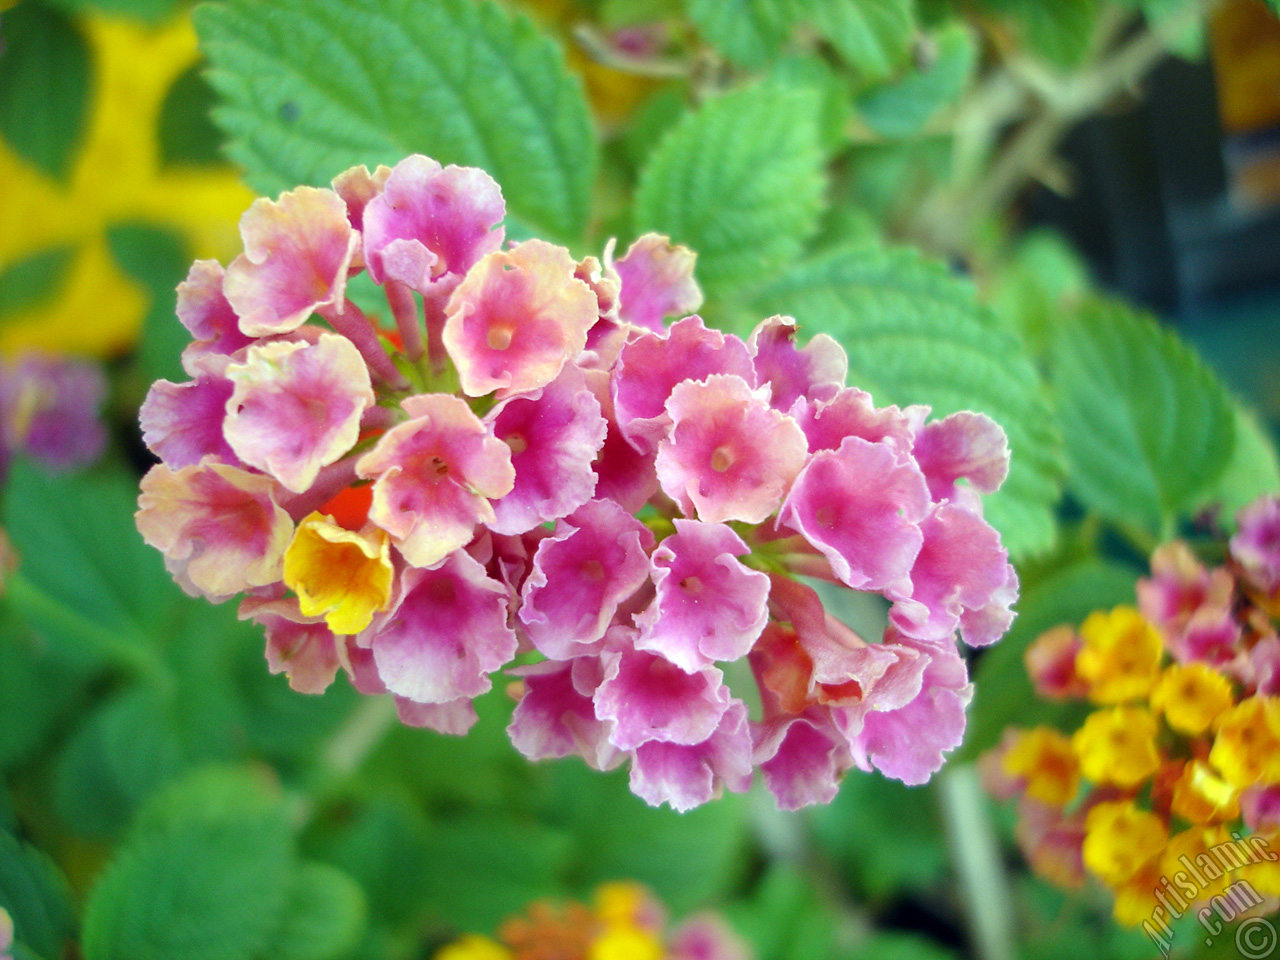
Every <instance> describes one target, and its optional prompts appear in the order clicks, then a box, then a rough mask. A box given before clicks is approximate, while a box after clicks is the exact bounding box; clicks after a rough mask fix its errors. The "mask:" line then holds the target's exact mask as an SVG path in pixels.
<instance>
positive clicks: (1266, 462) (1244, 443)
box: [1209, 403, 1280, 517]
mask: <svg viewBox="0 0 1280 960" xmlns="http://www.w3.org/2000/svg"><path fill="white" fill-rule="evenodd" d="M1234 406H1235V436H1236V442H1235V446H1234V448H1233V449H1232V451H1231V459H1230V460H1229V461H1228V462H1227V465H1226V467H1225V468H1224V469H1223V471H1222V476H1221V477H1220V478H1219V479H1218V482H1217V483H1216V484H1215V485H1214V488H1213V490H1212V492H1211V493H1210V494H1209V496H1210V497H1211V498H1212V499H1214V500H1221V501H1222V506H1223V509H1224V510H1225V511H1226V514H1227V516H1228V517H1231V516H1234V515H1235V514H1236V513H1237V512H1238V511H1239V510H1240V509H1241V508H1242V507H1244V506H1246V505H1247V504H1249V503H1252V502H1253V501H1254V500H1256V499H1257V498H1258V497H1261V496H1264V495H1267V494H1270V495H1273V496H1274V495H1276V494H1280V457H1277V456H1276V446H1275V441H1273V440H1272V439H1270V438H1269V437H1268V436H1267V434H1266V432H1265V431H1264V430H1263V429H1262V426H1261V425H1260V424H1259V423H1258V419H1257V417H1255V416H1254V415H1253V413H1252V412H1251V411H1249V410H1246V409H1245V408H1244V407H1242V406H1241V405H1240V404H1238V403H1237V404H1235V405H1234Z"/></svg>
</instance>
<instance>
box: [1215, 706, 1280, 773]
mask: <svg viewBox="0 0 1280 960" xmlns="http://www.w3.org/2000/svg"><path fill="white" fill-rule="evenodd" d="M1209 762H1210V763H1211V764H1213V765H1214V766H1215V767H1217V769H1218V770H1219V772H1221V774H1222V776H1223V779H1225V780H1226V781H1227V782H1228V783H1230V784H1232V785H1233V786H1236V787H1240V788H1241V789H1243V788H1245V787H1248V786H1252V785H1253V784H1255V783H1280V697H1249V698H1248V699H1247V700H1242V701H1241V702H1240V703H1238V704H1236V705H1235V706H1234V707H1232V708H1231V709H1230V710H1228V711H1226V712H1225V713H1224V714H1222V716H1221V718H1220V719H1219V721H1218V732H1217V736H1215V737H1214V740H1213V748H1212V749H1211V750H1210V751H1209Z"/></svg>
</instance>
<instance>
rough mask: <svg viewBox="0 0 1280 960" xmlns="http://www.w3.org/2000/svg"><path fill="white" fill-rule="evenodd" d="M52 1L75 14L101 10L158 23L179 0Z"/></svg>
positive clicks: (170, 13) (171, 11) (169, 13)
mask: <svg viewBox="0 0 1280 960" xmlns="http://www.w3.org/2000/svg"><path fill="white" fill-rule="evenodd" d="M53 2H54V3H56V4H57V5H58V6H59V7H62V8H63V9H64V10H69V11H71V12H72V13H75V14H84V13H86V12H93V11H101V12H102V13H106V14H111V15H114V16H125V17H136V18H137V19H139V20H146V21H147V22H148V23H160V22H161V21H162V20H164V19H166V18H167V17H169V16H171V15H172V14H173V11H174V8H175V7H177V6H178V5H179V3H180V0H53Z"/></svg>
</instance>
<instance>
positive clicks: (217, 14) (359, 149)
mask: <svg viewBox="0 0 1280 960" xmlns="http://www.w3.org/2000/svg"><path fill="white" fill-rule="evenodd" d="M196 24H197V27H198V29H199V32H200V36H201V39H202V44H203V47H204V50H205V52H206V53H207V55H208V57H209V60H210V61H211V63H212V65H213V69H212V71H211V72H210V74H209V77H210V81H211V83H212V84H213V86H214V88H215V89H216V90H218V91H219V93H221V95H222V97H223V99H224V101H225V106H224V107H222V108H221V109H220V110H219V111H217V113H216V116H215V119H216V120H217V121H218V122H219V124H220V125H221V126H222V127H223V129H224V130H226V131H227V133H228V134H229V136H230V138H231V142H230V145H229V147H228V152H229V153H230V155H231V157H232V158H233V159H234V160H236V161H237V162H239V163H240V164H242V165H243V166H244V167H245V169H246V171H247V174H248V178H249V182H250V183H251V184H252V185H253V186H254V187H255V188H256V189H257V190H259V191H261V192H263V193H267V194H275V193H277V192H279V191H281V190H285V189H291V188H292V187H294V186H296V185H298V184H303V183H311V184H326V183H328V181H329V180H330V179H331V178H333V177H334V176H336V175H337V174H338V173H340V172H341V171H342V170H344V169H345V168H347V167H349V166H351V165H353V164H357V163H364V164H368V165H370V167H372V166H373V165H374V164H377V163H386V164H394V163H396V162H397V161H399V160H400V159H402V158H403V157H405V156H406V155H408V154H410V153H414V152H420V153H425V154H428V155H430V156H432V157H434V158H435V159H437V160H439V161H440V162H441V163H459V164H469V165H474V166H479V167H483V168H484V169H485V170H487V171H488V172H489V173H490V174H491V175H492V176H493V177H494V178H495V179H496V180H497V181H498V183H499V184H500V185H501V187H502V191H503V195H504V196H505V197H506V200H507V205H508V207H509V208H510V210H511V211H512V213H514V214H515V215H516V216H517V217H519V218H520V219H521V220H523V221H525V222H526V223H528V224H530V225H532V226H534V227H536V228H537V229H538V230H539V232H540V233H541V234H542V235H544V236H546V235H549V236H551V237H553V238H557V239H565V240H572V239H575V238H578V237H579V236H580V235H581V233H582V231H583V228H584V226H585V224H586V221H587V213H588V204H589V200H590V191H591V184H592V180H593V178H594V172H595V166H596V155H597V149H596V140H595V135H594V133H593V131H592V127H591V120H590V115H589V114H588V111H587V105H586V101H585V100H584V98H583V94H582V87H581V83H580V81H579V80H578V79H577V78H576V77H573V76H571V75H570V74H569V73H568V72H567V71H566V69H565V65H564V59H563V56H562V54H561V52H560V50H559V49H558V48H557V47H556V45H555V44H554V43H553V42H552V41H551V40H549V39H547V38H546V37H544V36H542V35H541V34H540V33H539V32H538V31H537V30H536V29H535V28H534V27H533V26H532V24H531V23H530V22H529V21H528V20H527V19H526V18H524V17H512V16H509V15H508V14H507V13H505V12H504V11H503V10H501V9H499V8H498V7H497V6H496V5H494V4H493V3H491V2H488V0H480V2H476V0H435V2H432V3H425V4H424V3H415V2H412V0H280V2H275V3H270V4H264V3H259V2H257V0H230V2H228V3H225V4H208V5H206V6H205V7H203V8H201V9H200V10H199V11H197V14H196Z"/></svg>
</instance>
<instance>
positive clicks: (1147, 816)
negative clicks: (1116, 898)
mask: <svg viewBox="0 0 1280 960" xmlns="http://www.w3.org/2000/svg"><path fill="white" fill-rule="evenodd" d="M1168 840H1169V833H1168V831H1167V830H1166V829H1165V826H1164V821H1162V820H1161V819H1160V818H1159V817H1158V816H1156V815H1155V814H1154V813H1152V812H1151V811H1150V810H1140V809H1138V808H1137V807H1136V806H1134V805H1133V803H1132V801H1129V800H1112V801H1108V802H1106V803H1100V804H1098V805H1097V806H1096V807H1094V808H1093V809H1092V810H1090V811H1089V815H1088V817H1086V818H1085V837H1084V865H1085V866H1086V867H1088V868H1089V869H1090V870H1092V871H1093V872H1094V873H1095V874H1097V875H1098V876H1099V877H1101V878H1102V879H1103V880H1104V881H1105V882H1106V883H1108V884H1109V885H1111V886H1113V887H1118V886H1120V885H1121V884H1123V883H1124V882H1125V881H1127V880H1128V879H1129V878H1131V877H1132V876H1134V874H1136V873H1137V872H1138V871H1139V870H1140V869H1141V868H1142V867H1143V866H1144V865H1145V864H1147V863H1148V861H1150V860H1152V859H1153V858H1155V857H1157V856H1159V855H1160V853H1161V852H1162V851H1163V850H1164V847H1165V844H1166V843H1167V842H1168Z"/></svg>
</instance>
